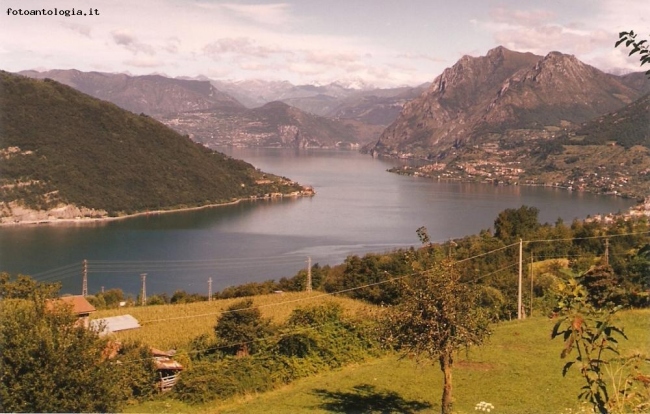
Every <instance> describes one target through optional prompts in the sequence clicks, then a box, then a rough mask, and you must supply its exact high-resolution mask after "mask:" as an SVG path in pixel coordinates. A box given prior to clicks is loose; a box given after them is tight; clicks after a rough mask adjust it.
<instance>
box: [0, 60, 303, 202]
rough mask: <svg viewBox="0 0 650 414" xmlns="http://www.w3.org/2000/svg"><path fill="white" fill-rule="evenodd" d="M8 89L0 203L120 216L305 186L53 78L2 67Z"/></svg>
mask: <svg viewBox="0 0 650 414" xmlns="http://www.w3.org/2000/svg"><path fill="white" fill-rule="evenodd" d="M0 90H1V91H2V93H1V94H0V95H1V96H0V126H1V128H2V129H1V130H0V158H1V159H2V162H1V163H0V177H2V178H1V181H0V185H2V190H1V192H0V202H4V203H8V202H11V201H19V202H21V203H23V204H25V205H26V206H27V207H30V208H32V209H37V210H38V209H47V208H51V207H54V206H56V205H58V204H60V203H63V204H73V205H76V206H79V207H87V208H92V209H98V210H106V211H107V212H108V213H109V214H110V215H120V214H124V213H127V214H128V213H134V212H139V211H146V210H152V209H173V208H179V207H189V206H199V205H206V204H213V203H223V202H228V201H232V200H234V199H238V198H244V197H249V196H255V195H263V194H265V193H270V192H283V193H286V192H292V191H297V190H299V189H300V187H299V186H298V185H297V184H293V183H290V182H289V181H288V180H286V179H280V178H277V177H270V176H266V175H264V174H263V173H261V172H259V171H256V170H255V168H254V167H253V166H252V165H250V164H248V163H245V162H243V161H238V160H234V159H232V158H230V157H227V156H225V155H223V154H221V153H218V152H215V151H212V150H209V149H207V148H205V147H203V146H201V145H199V144H196V143H194V142H192V141H191V140H190V139H189V138H188V137H183V136H181V135H179V134H178V133H176V132H174V131H172V130H171V129H169V128H167V127H165V126H164V125H162V124H161V123H159V122H157V121H155V120H153V119H151V118H149V117H148V116H145V115H142V114H141V115H136V114H133V113H130V112H127V111H125V110H123V109H120V108H118V107H117V106H115V105H113V104H111V103H107V102H104V101H100V100H98V99H95V98H92V97H90V96H88V95H84V94H82V93H80V92H77V91H76V90H74V89H72V88H70V87H67V86H64V85H62V84H59V83H57V82H55V81H52V80H48V79H45V80H43V81H39V80H33V79H28V78H25V77H22V76H17V75H12V74H9V73H6V72H2V73H0ZM256 181H261V182H264V183H265V184H262V185H260V184H257V183H256Z"/></svg>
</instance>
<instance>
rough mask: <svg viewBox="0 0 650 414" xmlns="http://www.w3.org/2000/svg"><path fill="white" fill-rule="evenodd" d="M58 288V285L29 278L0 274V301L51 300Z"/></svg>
mask: <svg viewBox="0 0 650 414" xmlns="http://www.w3.org/2000/svg"><path fill="white" fill-rule="evenodd" d="M60 288H61V284H59V283H39V282H37V281H36V280H34V279H32V278H31V277H29V276H25V275H18V276H16V277H15V278H12V277H11V275H9V273H6V272H2V273H0V299H34V298H41V299H45V298H53V297H55V296H56V294H57V292H58V291H59V289H60Z"/></svg>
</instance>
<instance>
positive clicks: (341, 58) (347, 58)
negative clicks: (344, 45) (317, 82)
mask: <svg viewBox="0 0 650 414" xmlns="http://www.w3.org/2000/svg"><path fill="white" fill-rule="evenodd" d="M359 59H360V56H359V55H358V54H356V53H332V52H325V51H314V50H307V51H304V60H305V61H306V62H308V63H313V64H317V65H324V66H336V65H341V64H350V63H356V62H358V61H359Z"/></svg>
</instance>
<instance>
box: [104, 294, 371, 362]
mask: <svg viewBox="0 0 650 414" xmlns="http://www.w3.org/2000/svg"><path fill="white" fill-rule="evenodd" d="M242 299H243V298H236V299H222V300H215V301H212V302H195V303H184V304H175V305H156V306H144V307H140V306H135V307H125V308H119V309H108V310H101V311H98V312H95V313H94V314H93V316H92V319H99V318H106V317H109V316H118V315H124V314H129V315H132V316H133V317H134V318H136V319H137V320H138V322H139V323H140V325H141V326H142V327H141V328H140V329H135V330H131V331H123V332H119V333H117V334H115V339H117V340H120V339H121V340H129V339H133V340H141V341H143V342H144V343H146V344H148V345H150V346H152V347H154V348H158V349H164V350H167V349H175V348H183V347H185V346H187V345H188V344H189V342H190V341H191V340H192V338H195V337H197V336H199V335H202V334H210V335H213V334H214V326H215V325H216V323H217V318H218V316H219V315H221V313H222V312H224V311H225V310H226V309H227V308H228V307H229V306H230V305H232V304H233V303H235V302H239V301H241V300H242ZM252 299H253V306H255V307H259V309H260V311H261V312H262V317H264V318H271V320H272V321H273V322H274V323H276V324H278V323H282V322H284V321H286V320H287V319H288V317H289V315H290V314H291V312H292V311H293V310H294V309H296V308H299V307H305V306H308V305H320V304H323V303H325V302H330V301H334V302H337V303H340V304H341V306H342V307H343V309H345V312H347V313H348V314H349V315H353V314H355V313H357V312H361V311H363V310H364V309H368V308H376V307H375V306H373V305H368V304H365V303H362V302H359V301H356V300H353V299H350V298H347V297H342V296H333V295H329V294H324V293H323V292H311V293H308V292H284V293H281V294H271V295H260V296H255V297H252Z"/></svg>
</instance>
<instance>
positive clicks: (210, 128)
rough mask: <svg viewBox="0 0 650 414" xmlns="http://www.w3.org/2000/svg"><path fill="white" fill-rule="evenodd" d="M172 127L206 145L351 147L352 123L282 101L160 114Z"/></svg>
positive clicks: (354, 140)
mask: <svg viewBox="0 0 650 414" xmlns="http://www.w3.org/2000/svg"><path fill="white" fill-rule="evenodd" d="M161 120H162V122H164V123H165V124H166V125H168V126H170V127H172V128H174V129H175V130H177V131H179V132H181V133H183V134H188V135H189V136H190V137H191V138H192V139H194V140H195V141H197V142H201V143H204V144H206V145H209V146H213V147H214V146H223V145H235V146H261V147H287V148H306V147H312V148H313V147H329V148H333V147H353V146H357V145H358V144H359V134H357V133H356V130H355V128H354V127H352V126H349V125H345V124H344V123H343V122H341V121H338V120H333V119H328V118H325V117H321V116H317V115H312V114H308V113H306V112H303V111H301V110H299V109H297V108H294V107H291V106H289V105H287V104H285V103H283V102H270V103H267V104H266V105H263V106H261V107H259V108H254V109H237V110H232V109H228V110H218V109H216V110H209V111H194V112H184V113H178V114H173V115H168V116H165V117H162V118H161Z"/></svg>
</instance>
